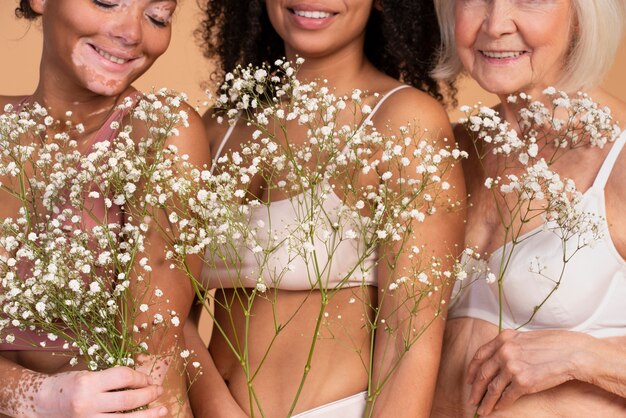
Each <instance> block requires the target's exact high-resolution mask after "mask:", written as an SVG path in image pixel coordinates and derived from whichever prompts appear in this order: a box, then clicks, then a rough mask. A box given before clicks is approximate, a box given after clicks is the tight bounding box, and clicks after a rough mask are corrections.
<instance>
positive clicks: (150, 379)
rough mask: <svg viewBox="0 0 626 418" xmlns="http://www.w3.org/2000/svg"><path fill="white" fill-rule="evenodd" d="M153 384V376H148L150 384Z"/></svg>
mask: <svg viewBox="0 0 626 418" xmlns="http://www.w3.org/2000/svg"><path fill="white" fill-rule="evenodd" d="M152 384H154V382H153V381H152V378H151V377H150V376H148V385H152Z"/></svg>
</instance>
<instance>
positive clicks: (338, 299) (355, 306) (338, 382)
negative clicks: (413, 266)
mask: <svg viewBox="0 0 626 418" xmlns="http://www.w3.org/2000/svg"><path fill="white" fill-rule="evenodd" d="M239 291H241V290H239ZM248 292H249V290H248ZM266 295H267V298H266V299H262V298H257V299H256V300H255V301H254V303H253V307H252V309H251V310H250V313H249V315H248V316H246V315H245V314H244V311H243V310H242V308H241V306H240V305H239V303H238V302H235V305H234V306H233V307H232V309H231V310H230V313H229V312H227V310H225V309H223V308H219V307H218V308H216V310H215V316H216V322H217V323H218V324H221V325H223V331H224V332H225V333H226V335H227V336H228V339H229V340H230V341H235V340H238V341H239V344H240V347H244V346H247V347H248V349H247V358H248V362H249V366H248V367H247V369H248V370H249V371H250V373H249V374H250V376H247V373H246V371H245V369H244V367H242V364H241V362H240V361H239V360H238V359H237V358H236V356H235V355H234V354H233V351H232V349H231V348H230V347H229V345H228V344H227V342H226V340H225V339H224V337H223V336H222V335H220V331H219V330H218V329H217V327H214V328H213V337H212V340H211V345H210V351H211V355H212V357H213V359H214V361H215V364H216V366H217V368H218V370H219V372H220V374H221V375H222V378H223V379H224V380H225V381H226V383H227V385H228V387H229V389H230V392H231V394H232V396H233V397H234V398H235V400H236V401H237V403H238V404H239V405H240V406H241V407H242V408H243V409H244V410H245V411H246V412H247V413H250V408H251V406H250V401H249V397H248V383H249V382H250V383H251V384H252V386H253V388H254V392H255V396H256V397H257V399H259V403H260V404H261V406H262V409H263V411H262V412H263V415H264V416H266V417H287V413H288V411H289V409H290V408H291V405H292V402H293V400H294V399H295V398H296V394H297V392H298V388H299V387H300V385H301V381H302V377H303V374H304V371H305V367H306V365H307V359H308V357H309V353H310V351H311V346H312V344H313V343H314V344H315V347H314V350H313V355H312V357H311V361H310V372H309V373H308V376H307V377H306V380H305V383H304V385H303V386H302V390H301V394H300V396H299V399H298V402H297V404H296V407H295V409H294V410H293V414H297V413H299V412H303V411H307V410H309V409H312V408H314V407H317V406H320V405H324V404H327V403H330V402H333V401H336V400H338V399H342V398H345V397H348V396H350V395H354V394H356V393H359V392H362V391H364V390H366V389H367V381H368V379H367V376H368V373H367V369H368V367H369V360H370V347H371V345H370V331H369V329H370V327H369V326H368V322H369V318H370V317H371V316H372V310H371V307H372V306H376V289H375V288H374V287H371V286H366V287H353V288H346V289H341V290H338V291H337V292H336V293H332V292H329V294H328V297H329V301H328V305H327V306H326V308H325V309H323V310H322V309H321V307H322V304H321V300H322V298H321V292H320V291H317V290H313V291H286V290H275V289H268V290H267V293H266ZM216 297H217V298H218V300H219V302H218V303H217V305H219V304H220V303H223V302H224V301H225V300H229V301H230V300H235V299H236V296H235V291H234V290H232V289H227V290H218V291H217V294H216ZM320 316H321V318H322V321H321V322H322V325H321V326H320V327H319V329H318V330H317V335H318V336H317V338H314V336H315V333H316V321H317V319H318V318H319V317H320ZM289 318H292V319H291V321H290V322H287V321H289ZM246 320H248V321H249V322H248V325H247V326H246ZM231 321H232V322H231ZM231 324H232V325H231ZM279 325H282V326H284V328H282V329H281V330H280V331H279V332H278V333H276V332H275V330H276V328H277V327H278V326H279ZM233 329H234V330H236V331H233ZM246 329H247V330H248V335H247V338H246V335H245V330H246ZM274 337H275V338H274ZM246 342H247V344H246ZM270 345H271V347H270ZM238 351H240V352H243V348H240V349H238ZM268 351H269V354H267V356H266V353H267V352H268ZM257 370H258V372H257ZM255 372H256V375H255V376H254V377H252V376H251V375H252V374H254V373H255ZM253 404H254V402H253ZM255 415H257V416H260V415H259V414H258V410H257V413H255Z"/></svg>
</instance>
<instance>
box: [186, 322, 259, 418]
mask: <svg viewBox="0 0 626 418" xmlns="http://www.w3.org/2000/svg"><path fill="white" fill-rule="evenodd" d="M196 327H197V325H196V324H194V323H193V321H191V320H189V321H187V323H186V324H185V341H186V342H187V347H188V348H189V350H191V351H193V353H194V356H195V357H194V360H195V361H197V362H199V363H200V367H199V369H200V375H197V376H196V378H195V380H194V382H193V384H192V385H191V387H190V391H189V399H190V401H191V408H192V410H193V413H194V416H195V417H200V418H202V417H213V418H220V417H223V418H247V415H246V414H245V412H244V411H243V409H241V407H240V406H239V405H238V404H237V402H236V401H235V399H234V398H233V396H232V395H231V393H230V391H229V390H228V386H226V382H224V379H222V376H221V375H220V373H219V371H218V370H217V368H216V367H215V363H214V362H213V358H212V357H211V354H210V353H209V350H208V349H207V348H206V346H205V345H204V342H203V341H202V339H201V338H200V335H199V334H198V329H197V328H196ZM192 367H193V366H192ZM188 370H189V375H190V376H195V375H196V373H197V372H198V370H197V369H196V368H195V367H194V368H189V367H188Z"/></svg>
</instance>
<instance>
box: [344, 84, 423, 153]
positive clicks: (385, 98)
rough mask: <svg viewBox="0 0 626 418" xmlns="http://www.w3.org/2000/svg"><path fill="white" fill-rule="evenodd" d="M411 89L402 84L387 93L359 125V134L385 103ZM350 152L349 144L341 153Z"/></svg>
mask: <svg viewBox="0 0 626 418" xmlns="http://www.w3.org/2000/svg"><path fill="white" fill-rule="evenodd" d="M408 88H411V86H409V85H408V84H401V85H399V86H398V87H395V88H393V89H391V90H389V91H388V92H387V93H385V94H384V95H383V97H381V98H380V100H379V101H378V103H376V106H374V109H372V111H371V112H370V114H369V115H367V117H366V118H365V119H364V120H363V122H362V123H361V125H359V128H358V129H357V132H358V131H360V130H361V129H362V128H364V127H365V126H367V124H368V123H369V122H370V121H371V120H372V118H373V117H374V115H375V114H376V112H378V109H380V108H381V106H382V105H383V103H385V101H386V100H387V99H388V98H390V97H391V96H393V95H394V94H395V93H396V92H398V91H400V90H403V89H408ZM347 150H348V144H346V146H344V147H343V150H341V153H342V154H344V153H345V152H346V151H347Z"/></svg>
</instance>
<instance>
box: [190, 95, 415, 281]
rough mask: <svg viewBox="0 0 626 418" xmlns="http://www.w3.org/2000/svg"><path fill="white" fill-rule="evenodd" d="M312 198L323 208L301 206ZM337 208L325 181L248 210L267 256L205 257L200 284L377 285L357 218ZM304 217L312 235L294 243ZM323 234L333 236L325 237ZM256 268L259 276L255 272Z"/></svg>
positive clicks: (240, 252)
mask: <svg viewBox="0 0 626 418" xmlns="http://www.w3.org/2000/svg"><path fill="white" fill-rule="evenodd" d="M408 87H409V86H407V85H402V86H398V87H396V88H394V89H393V90H391V91H389V92H388V93H387V94H385V95H384V96H383V97H381V99H380V100H379V101H378V103H377V104H376V106H375V107H374V109H373V110H372V112H371V113H370V114H369V115H368V117H367V118H366V120H365V121H364V124H366V123H368V122H369V121H370V120H371V118H372V117H373V116H374V114H375V113H376V111H377V110H378V109H380V107H381V106H382V104H383V103H384V102H385V101H386V100H387V99H388V98H389V97H390V96H391V95H392V94H394V93H395V92H397V91H398V90H401V89H404V88H408ZM234 127H235V124H233V125H231V126H230V128H229V129H228V131H227V132H226V135H225V136H224V138H223V139H222V142H221V144H220V146H219V148H218V150H217V154H216V156H215V159H214V161H217V160H218V158H219V156H220V154H221V152H222V151H223V149H224V146H225V145H226V142H227V141H228V139H229V137H230V135H231V134H232V132H233V129H234ZM345 151H346V150H345V149H344V150H343V153H345ZM214 167H215V164H214V165H213V168H214ZM312 194H314V195H316V196H319V195H323V196H325V200H324V202H323V204H322V205H307V204H306V202H307V200H310V199H311V197H312V196H311V195H312ZM318 198H319V197H318ZM318 198H316V199H315V201H317V199H318ZM309 206H321V207H319V208H316V209H318V213H316V214H314V215H313V217H311V214H310V213H308V211H307V207H309ZM342 207H344V203H343V201H342V199H341V197H340V196H338V195H337V194H336V193H335V192H333V191H332V188H331V187H329V185H328V183H322V184H320V185H318V186H316V188H315V189H313V190H309V191H306V192H304V193H301V194H298V195H295V196H292V197H289V198H286V199H282V200H274V201H271V202H270V204H268V205H259V206H254V207H250V220H249V225H251V226H253V227H255V228H257V239H258V240H259V246H260V247H262V248H272V251H271V253H270V255H269V258H268V259H267V261H266V262H264V263H260V257H263V252H260V253H259V252H255V251H254V249H251V248H237V249H234V250H233V251H232V254H230V255H229V256H228V257H225V258H227V259H228V260H230V262H228V263H227V262H225V261H224V260H223V259H221V258H219V257H214V256H211V255H207V258H209V259H214V262H215V265H214V266H212V267H208V266H207V267H205V268H204V270H203V272H202V282H203V283H204V284H205V285H206V286H208V287H209V288H212V289H213V288H223V289H225V288H233V287H244V288H254V287H256V286H258V285H259V284H261V286H262V287H265V288H276V289H281V290H311V289H317V288H320V286H321V287H322V288H325V289H336V288H347V287H358V286H363V285H367V286H377V285H378V280H377V276H376V259H377V254H376V251H375V249H371V248H367V246H366V244H365V241H364V237H363V233H361V232H359V231H360V230H361V228H362V226H360V225H359V223H358V220H352V219H347V217H346V216H345V214H344V215H340V214H339V211H340V209H341V208H342ZM305 212H306V213H305ZM304 219H307V220H312V221H313V222H314V225H315V231H317V233H316V234H315V237H314V239H313V242H312V243H311V242H309V243H306V244H305V243H303V242H302V240H301V239H298V232H297V228H295V226H296V225H299V224H301V222H302V220H304ZM324 231H335V232H332V233H331V235H330V236H328V233H327V232H324ZM353 234H356V236H354V235H353ZM348 236H350V237H351V238H348ZM307 247H308V248H307ZM235 253H236V254H235ZM261 264H263V267H264V271H263V272H260V271H259V266H260V265H261ZM233 276H235V277H233Z"/></svg>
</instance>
